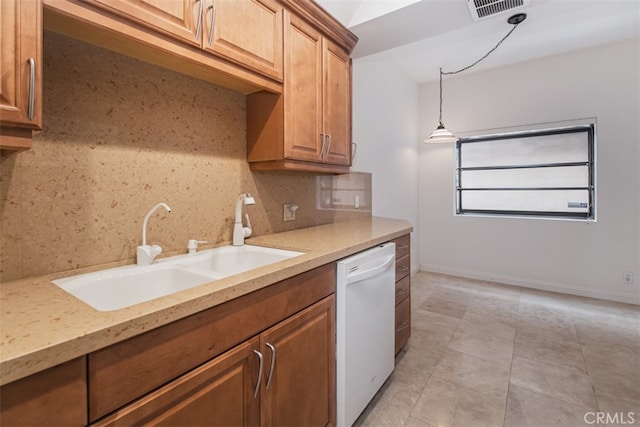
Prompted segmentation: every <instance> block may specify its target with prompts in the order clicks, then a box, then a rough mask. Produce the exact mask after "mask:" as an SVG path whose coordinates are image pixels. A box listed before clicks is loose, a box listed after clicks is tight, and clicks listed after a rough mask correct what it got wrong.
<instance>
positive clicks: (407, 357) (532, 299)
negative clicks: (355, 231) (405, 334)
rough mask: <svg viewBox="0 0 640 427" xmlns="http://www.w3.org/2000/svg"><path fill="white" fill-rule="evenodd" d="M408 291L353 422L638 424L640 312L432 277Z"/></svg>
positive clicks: (411, 426) (421, 276)
mask: <svg viewBox="0 0 640 427" xmlns="http://www.w3.org/2000/svg"><path fill="white" fill-rule="evenodd" d="M411 298H412V300H411V302H412V332H411V333H412V335H411V339H410V341H409V345H408V346H407V348H406V349H405V350H403V352H402V353H401V355H400V356H399V357H398V358H397V360H396V369H395V371H394V372H393V374H392V375H391V377H390V378H389V380H388V381H387V382H386V383H385V384H384V386H383V387H382V389H381V390H380V391H379V392H378V394H377V395H376V396H375V397H374V399H373V401H372V402H371V404H370V405H369V406H368V407H367V409H365V411H364V412H363V414H362V415H361V416H360V418H359V419H358V421H357V422H356V425H357V426H363V427H364V426H406V427H417V426H434V427H436V426H437V427H447V426H465V427H466V426H471V427H480V426H491V427H493V426H505V427H507V426H508V427H515V426H518V427H520V426H523V427H526V426H531V427H546V426H563V427H565V426H591V425H636V426H640V307H638V306H635V305H627V304H618V303H613V302H607V301H600V300H594V299H589V298H582V297H575V296H569V295H563V294H554V293H551V292H544V291H536V290H530V289H524V288H517V287H511V286H505V285H499V284H495V283H490V282H482V281H476V280H469V279H462V278H458V277H452V276H445V275H440V274H433V273H425V272H419V273H417V274H416V275H415V276H414V277H413V278H412V291H411ZM598 413H601V414H600V415H598ZM598 416H600V417H602V418H600V420H598V418H597V417H598ZM607 416H608V417H609V418H608V419H607V418H606V417H607ZM585 417H586V418H585ZM598 421H600V422H598Z"/></svg>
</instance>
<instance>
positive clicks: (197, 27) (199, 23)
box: [195, 0, 204, 41]
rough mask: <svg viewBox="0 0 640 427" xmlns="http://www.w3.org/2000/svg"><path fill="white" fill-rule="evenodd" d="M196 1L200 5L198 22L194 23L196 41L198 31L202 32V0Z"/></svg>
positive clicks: (198, 37)
mask: <svg viewBox="0 0 640 427" xmlns="http://www.w3.org/2000/svg"><path fill="white" fill-rule="evenodd" d="M196 1H197V2H198V3H200V6H199V7H198V23H197V24H196V34H195V40H196V41H198V40H200V32H202V2H203V1H204V0H196Z"/></svg>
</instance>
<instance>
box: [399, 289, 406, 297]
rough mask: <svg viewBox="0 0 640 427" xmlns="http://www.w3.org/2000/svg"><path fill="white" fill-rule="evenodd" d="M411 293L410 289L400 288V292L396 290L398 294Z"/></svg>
mask: <svg viewBox="0 0 640 427" xmlns="http://www.w3.org/2000/svg"><path fill="white" fill-rule="evenodd" d="M408 293H409V290H408V289H400V290H399V291H398V292H396V295H398V296H399V295H406V294H408Z"/></svg>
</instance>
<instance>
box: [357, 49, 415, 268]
mask: <svg viewBox="0 0 640 427" xmlns="http://www.w3.org/2000/svg"><path fill="white" fill-rule="evenodd" d="M417 112H418V86H417V84H416V83H415V82H414V81H413V80H411V79H409V78H408V77H406V75H404V74H403V73H402V72H401V71H400V70H398V69H396V68H394V67H393V65H390V64H389V63H387V62H380V61H375V60H366V59H363V60H355V61H354V62H353V141H354V142H355V143H356V144H358V148H357V153H356V157H355V159H354V162H353V170H354V171H360V172H371V173H372V180H373V194H372V198H373V215H375V216H382V217H389V218H401V219H406V220H408V221H409V222H410V223H411V224H412V225H413V227H414V232H413V233H412V259H413V262H412V264H413V267H414V270H417V267H418V262H417V260H418V259H419V258H418V245H417V241H416V238H415V236H417V235H418V148H419V146H418V145H417V144H416V140H417V134H416V133H417V129H418V116H417Z"/></svg>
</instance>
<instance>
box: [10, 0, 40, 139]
mask: <svg viewBox="0 0 640 427" xmlns="http://www.w3.org/2000/svg"><path fill="white" fill-rule="evenodd" d="M0 26H1V31H2V52H1V54H0V70H1V73H2V78H1V79H0V125H1V126H2V136H0V148H2V149H24V148H29V147H30V146H31V130H32V129H36V130H38V129H40V128H41V126H42V2H41V1H40V0H1V1H0Z"/></svg>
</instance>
